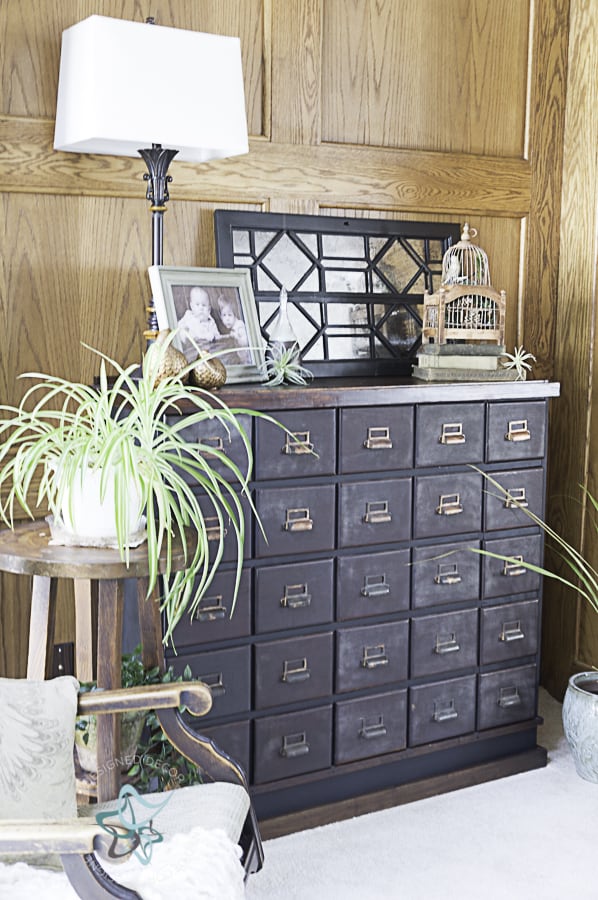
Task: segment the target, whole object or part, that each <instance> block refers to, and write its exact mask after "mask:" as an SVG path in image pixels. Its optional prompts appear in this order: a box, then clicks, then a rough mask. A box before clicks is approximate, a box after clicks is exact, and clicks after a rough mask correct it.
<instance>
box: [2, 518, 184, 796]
mask: <svg viewBox="0 0 598 900" xmlns="http://www.w3.org/2000/svg"><path fill="white" fill-rule="evenodd" d="M50 538H51V535H50V528H49V526H48V524H47V523H46V522H45V521H35V522H31V523H27V524H25V525H19V526H17V527H16V528H15V529H14V531H11V530H10V529H6V530H2V531H0V570H2V571H4V572H12V573H14V574H17V575H31V576H32V577H33V590H32V597H31V617H30V621H29V650H28V656H27V678H30V679H37V680H43V679H45V678H48V677H49V676H50V674H51V664H52V651H53V643H54V622H55V613H56V581H57V579H58V578H70V579H72V580H73V582H74V589H75V622H76V625H75V629H76V638H75V667H76V675H77V678H78V679H79V680H80V681H91V680H92V679H93V663H94V660H93V634H92V614H91V606H92V604H91V598H92V592H95V591H96V590H97V598H98V622H97V649H96V680H97V685H98V687H99V688H115V687H120V686H121V657H122V626H123V608H124V579H126V578H135V579H137V606H138V613H139V625H140V631H141V646H142V657H143V663H144V665H145V666H146V667H153V666H159V667H160V668H161V669H162V670H163V669H164V653H163V645H162V626H161V620H160V610H159V604H158V592H157V590H156V591H155V592H154V594H153V595H152V596H151V597H147V589H148V571H149V570H148V563H147V548H146V547H145V546H144V545H142V546H141V547H138V548H135V549H133V550H131V551H130V556H129V565H128V566H127V565H126V564H125V563H124V562H123V561H122V560H121V558H120V554H119V552H118V551H117V550H109V549H103V548H102V549H100V548H93V547H65V546H60V545H54V544H51V543H50ZM184 564H185V561H184V556H183V552H182V549H181V547H180V546H179V547H175V548H174V549H173V553H172V571H177V570H180V569H182V568H183V567H184ZM119 751H120V719H119V717H118V716H114V715H101V716H98V801H99V802H103V801H106V800H111V799H113V798H114V797H116V796H117V795H118V791H119V789H120V783H119V772H120V770H119V766H118V765H115V764H114V763H113V762H112V761H113V760H114V759H115V758H117V757H118V756H119V755H120V754H119Z"/></svg>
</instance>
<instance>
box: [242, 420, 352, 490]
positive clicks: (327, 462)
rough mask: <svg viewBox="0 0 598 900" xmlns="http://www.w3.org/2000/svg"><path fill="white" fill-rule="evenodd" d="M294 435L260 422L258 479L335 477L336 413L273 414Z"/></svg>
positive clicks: (257, 446)
mask: <svg viewBox="0 0 598 900" xmlns="http://www.w3.org/2000/svg"><path fill="white" fill-rule="evenodd" d="M271 415H272V418H274V419H276V420H277V421H278V422H280V423H281V424H282V425H284V426H285V428H288V430H289V431H290V432H291V434H288V433H287V432H286V431H283V430H282V429H281V428H278V427H277V426H276V425H273V424H272V423H271V422H267V421H265V420H264V419H257V420H256V423H255V430H256V450H255V472H256V478H259V479H261V480H264V479H267V478H296V477H302V476H308V475H334V473H335V471H336V420H335V411H334V410H333V409H307V410H301V411H292V412H287V411H281V412H277V411H275V412H273V413H272V414H271Z"/></svg>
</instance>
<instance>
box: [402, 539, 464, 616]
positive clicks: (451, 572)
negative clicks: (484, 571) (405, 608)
mask: <svg viewBox="0 0 598 900" xmlns="http://www.w3.org/2000/svg"><path fill="white" fill-rule="evenodd" d="M479 546H480V545H479V541H469V542H467V543H466V542H461V543H460V544H459V543H454V542H453V543H451V544H449V546H448V547H447V545H446V544H434V545H431V546H429V547H417V548H416V549H414V550H413V564H412V566H411V584H412V587H411V598H412V599H411V605H412V606H413V608H414V609H417V608H418V607H423V606H440V605H441V604H443V603H461V602H463V601H464V600H477V599H478V597H479V594H480V571H481V565H482V564H481V556H480V555H479V554H478V553H473V552H472V550H471V548H472V547H477V548H479Z"/></svg>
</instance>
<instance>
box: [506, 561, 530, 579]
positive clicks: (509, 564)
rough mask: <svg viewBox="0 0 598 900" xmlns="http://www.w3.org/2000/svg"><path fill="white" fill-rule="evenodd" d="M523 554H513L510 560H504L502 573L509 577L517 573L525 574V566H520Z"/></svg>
mask: <svg viewBox="0 0 598 900" xmlns="http://www.w3.org/2000/svg"><path fill="white" fill-rule="evenodd" d="M522 562H523V556H513V557H512V559H511V560H510V561H507V560H505V564H504V566H503V569H502V573H503V575H507V576H509V577H512V576H515V577H517V576H518V575H525V573H526V572H527V569H526V567H525V566H522V565H521V563H522Z"/></svg>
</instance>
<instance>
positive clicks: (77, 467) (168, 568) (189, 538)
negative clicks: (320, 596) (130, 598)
mask: <svg viewBox="0 0 598 900" xmlns="http://www.w3.org/2000/svg"><path fill="white" fill-rule="evenodd" d="M174 336H175V332H172V333H171V334H170V335H169V337H168V339H167V340H166V341H164V342H163V343H154V344H152V345H151V346H150V348H149V349H148V351H147V353H146V355H145V357H144V359H143V363H142V368H141V377H138V376H139V367H138V366H137V365H131V366H128V367H126V368H123V367H122V366H120V365H119V363H118V362H116V361H115V360H113V359H111V358H110V357H108V356H106V355H105V354H104V353H101V352H100V351H98V350H95V349H94V348H92V347H88V346H87V345H84V346H86V348H87V349H88V350H90V351H91V352H93V353H95V354H97V356H99V357H100V371H99V379H98V385H97V386H90V385H87V384H81V383H77V382H71V381H67V380H65V379H63V378H59V377H57V376H53V375H47V374H41V373H37V372H29V373H26V374H24V375H22V376H21V377H23V378H32V379H35V383H34V384H33V385H32V386H31V387H30V388H29V389H28V390H27V391H26V393H25V396H24V398H23V400H22V401H21V403H20V405H19V406H17V407H12V406H0V417H1V418H0V496H2V501H1V502H0V516H1V517H2V519H3V521H4V522H5V523H6V524H7V525H9V527H13V521H14V514H15V508H16V507H17V506H18V507H21V508H22V509H23V510H24V511H25V512H26V513H27V514H28V515H29V516H30V517H31V518H33V517H34V514H33V512H32V509H31V506H32V505H34V506H35V507H36V508H37V509H38V510H39V509H40V507H41V508H42V509H44V508H45V507H47V508H48V509H49V510H50V512H51V514H52V515H53V517H54V518H55V519H60V517H61V515H62V511H63V507H64V502H65V498H67V499H68V498H69V497H70V496H71V493H70V492H71V491H72V489H73V487H74V486H75V487H76V486H78V485H80V483H81V481H82V479H83V474H82V473H83V472H86V471H88V470H91V471H92V472H98V473H101V475H100V493H101V495H104V496H105V495H106V494H107V493H108V491H109V490H110V491H112V490H113V491H114V513H113V515H114V519H115V532H116V542H115V545H116V546H117V547H118V549H119V551H120V554H121V558H122V559H123V560H125V561H128V558H129V550H130V546H131V541H130V537H129V535H128V533H127V527H126V523H127V521H128V519H129V514H130V512H131V509H130V507H131V505H132V501H131V496H130V493H131V492H130V487H129V485H130V483H133V484H134V485H135V488H136V491H137V492H138V493H139V495H140V497H141V507H142V510H144V511H145V514H146V517H147V544H146V546H147V558H148V570H149V591H148V596H149V594H150V593H152V592H153V590H154V588H155V586H156V584H157V582H158V579H159V575H160V571H159V570H160V566H161V567H162V572H163V575H164V592H163V597H162V600H161V604H162V609H163V610H164V612H165V618H166V630H165V637H164V640H165V641H167V640H168V639H169V638H170V637H171V636H172V631H173V629H174V627H175V626H176V624H177V622H178V621H179V620H180V618H181V616H182V615H183V613H184V612H185V610H187V609H188V610H189V612H190V613H191V614H193V613H194V612H195V611H196V609H197V606H198V605H199V603H200V601H201V598H202V596H203V594H204V593H205V591H206V589H207V587H208V586H209V584H210V582H211V580H212V578H213V576H214V574H215V572H216V569H217V568H218V566H219V564H220V561H221V559H222V553H223V534H224V531H225V528H224V526H225V523H226V528H227V529H228V530H229V532H230V531H232V533H233V534H234V538H235V540H236V548H237V569H236V584H235V591H234V599H236V595H237V589H238V585H239V581H240V577H241V569H242V562H243V559H242V557H243V542H244V533H245V517H244V511H243V507H242V505H241V500H242V498H243V497H244V498H246V500H247V502H248V504H249V507H250V508H251V510H253V511H254V512H255V510H254V507H253V504H252V500H251V497H250V494H249V490H248V480H249V476H250V472H251V468H252V462H253V457H252V449H251V444H250V441H249V438H248V437H247V435H246V434H245V432H244V430H243V428H242V426H241V425H240V424H239V422H238V419H237V416H238V415H239V414H241V413H243V414H246V415H247V414H249V415H252V416H260V415H261V414H260V413H258V412H255V411H253V410H245V409H231V408H229V407H228V406H227V404H226V403H225V402H224V401H223V400H221V399H220V398H219V397H217V396H215V395H213V394H209V393H208V392H207V391H205V390H202V389H200V388H197V387H193V386H190V385H187V384H185V378H186V376H187V375H188V373H189V372H190V371H191V369H192V368H193V366H194V364H195V363H190V364H189V365H188V366H187V367H186V368H183V369H182V371H180V372H179V373H178V374H176V375H170V376H166V377H164V370H165V366H164V361H165V354H167V353H168V350H169V347H170V344H171V342H172V339H173V338H174ZM107 365H108V366H110V367H112V369H113V370H114V372H115V373H116V374H115V375H114V376H113V377H111V378H108V375H107ZM178 412H184V413H185V414H184V415H180V416H178V415H177V413H178ZM167 414H168V415H169V416H170V418H167ZM264 418H269V417H267V416H264ZM209 419H211V420H216V421H217V422H219V423H220V424H221V425H222V426H223V427H224V428H225V430H226V431H227V432H228V433H229V434H230V433H234V432H237V433H238V434H239V435H240V437H241V440H242V442H243V445H244V447H245V451H246V457H247V465H246V466H244V467H243V469H244V470H243V471H242V470H241V469H240V468H239V467H238V466H237V465H236V464H235V463H234V462H233V461H231V459H230V458H229V457H228V456H226V455H225V454H224V453H223V452H221V451H219V450H217V449H214V447H213V446H207V445H206V446H204V445H202V444H201V442H199V443H196V444H189V443H187V441H186V439H185V437H184V431H185V430H187V429H189V428H191V427H193V426H195V425H197V424H200V423H202V422H204V421H206V420H209ZM271 421H274V420H271ZM202 454H207V457H206V456H204V455H202ZM214 457H216V458H217V460H218V461H219V464H220V465H221V466H223V467H224V468H225V470H227V474H228V479H227V478H225V477H224V476H223V474H222V473H221V472H219V471H217V470H216V469H215V468H214V466H213V465H212V462H211V460H212V459H213V458H214ZM235 487H236V488H237V490H235ZM198 494H202V495H204V498H205V499H204V500H202V503H206V502H207V505H208V506H210V507H213V511H212V509H210V511H209V514H210V513H211V515H212V516H213V515H214V514H215V515H216V516H217V518H218V522H219V526H220V537H219V540H218V541H217V542H216V543H217V546H216V552H215V554H214V555H213V556H212V558H210V556H211V554H210V549H209V547H210V545H209V544H208V532H207V528H206V521H205V518H204V512H203V510H202V506H201V505H200V500H199V497H198ZM69 502H70V500H69ZM67 514H68V504H67ZM38 515H39V513H38ZM258 521H259V520H258ZM175 539H176V540H178V541H180V543H181V545H182V550H183V554H184V559H185V568H184V570H183V571H178V572H174V571H173V569H172V550H173V542H174V541H175ZM211 543H212V542H211ZM161 557H162V561H161Z"/></svg>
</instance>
